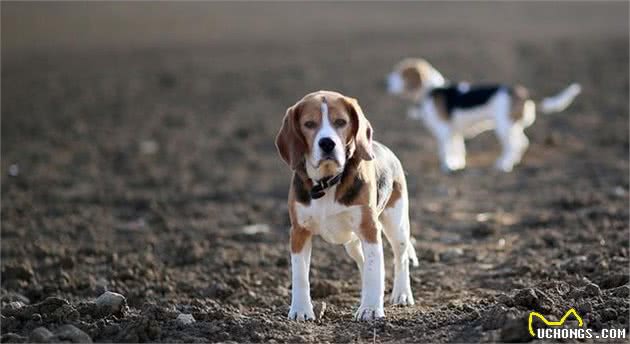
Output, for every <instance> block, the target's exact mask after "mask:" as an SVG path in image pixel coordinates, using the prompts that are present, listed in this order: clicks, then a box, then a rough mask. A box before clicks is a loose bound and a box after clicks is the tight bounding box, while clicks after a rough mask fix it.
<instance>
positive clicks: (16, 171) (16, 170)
mask: <svg viewBox="0 0 630 344" xmlns="http://www.w3.org/2000/svg"><path fill="white" fill-rule="evenodd" d="M18 175H20V166H19V165H18V164H11V166H9V176H11V177H17V176H18Z"/></svg>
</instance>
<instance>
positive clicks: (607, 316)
mask: <svg viewBox="0 0 630 344" xmlns="http://www.w3.org/2000/svg"><path fill="white" fill-rule="evenodd" d="M601 315H602V320H603V321H610V320H615V319H617V311H615V310H614V309H612V308H606V309H604V310H603V311H601Z"/></svg>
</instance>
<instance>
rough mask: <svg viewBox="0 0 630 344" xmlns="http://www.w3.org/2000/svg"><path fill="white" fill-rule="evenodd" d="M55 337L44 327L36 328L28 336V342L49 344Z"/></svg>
mask: <svg viewBox="0 0 630 344" xmlns="http://www.w3.org/2000/svg"><path fill="white" fill-rule="evenodd" d="M54 336H55V335H54V334H53V333H52V332H50V331H48V329H47V328H45V327H38V328H36V329H34V330H33V332H31V334H30V335H29V336H28V341H29V342H32V343H50V342H52V339H53V337H54Z"/></svg>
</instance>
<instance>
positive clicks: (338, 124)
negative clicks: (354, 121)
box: [335, 118, 348, 128]
mask: <svg viewBox="0 0 630 344" xmlns="http://www.w3.org/2000/svg"><path fill="white" fill-rule="evenodd" d="M347 123H348V122H346V120H345V119H342V118H339V119H337V120H335V127H337V128H343V127H345V126H346V124H347Z"/></svg>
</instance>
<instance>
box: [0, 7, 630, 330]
mask: <svg viewBox="0 0 630 344" xmlns="http://www.w3.org/2000/svg"><path fill="white" fill-rule="evenodd" d="M0 6H1V11H2V24H1V25H2V27H1V29H2V46H1V47H2V99H1V100H2V128H1V134H2V142H1V143H2V147H1V153H2V154H1V155H2V156H1V172H2V206H1V207H2V208H1V210H2V214H1V225H2V233H1V234H2V251H1V258H2V263H1V265H2V276H1V277H2V289H1V293H2V296H1V297H2V309H1V312H2V315H3V321H2V333H3V337H2V339H3V341H21V340H26V339H28V338H29V336H32V335H33V334H32V332H33V329H34V328H36V327H38V326H44V327H46V328H48V329H49V330H50V331H52V332H53V333H54V335H55V336H57V337H56V338H57V339H58V340H59V339H63V338H65V337H63V336H64V334H63V333H61V332H60V331H61V330H60V326H61V325H63V324H72V326H74V327H75V328H76V329H79V330H80V331H82V332H83V333H84V334H86V335H88V336H90V337H91V339H92V340H94V341H127V342H135V341H225V340H235V341H246V342H252V341H253V342H259V341H265V342H267V341H292V342H297V341H318V342H320V341H326V340H328V341H344V342H347V341H362V340H372V339H373V336H374V334H375V333H376V337H377V340H379V341H388V340H389V341H391V340H408V341H431V342H444V341H515V340H529V339H531V338H530V337H528V336H529V334H527V332H526V330H527V329H526V327H525V326H524V325H522V324H524V323H523V322H522V320H523V319H522V317H523V316H525V317H526V316H527V314H528V311H529V310H537V311H540V312H542V313H543V314H548V315H551V316H556V315H560V316H561V315H562V314H564V312H565V311H566V310H567V309H568V308H570V307H576V308H577V309H578V312H581V315H582V316H583V317H584V319H585V322H586V324H587V327H588V328H593V329H596V330H599V329H601V328H604V327H605V328H608V327H623V328H627V327H628V299H627V296H628V291H629V290H630V287H629V286H628V241H627V239H628V92H629V88H628V72H629V70H628V38H629V37H628V3H626V2H605V3H601V2H536V3H525V2H505V3H499V2H480V3H470V2H466V3H460V2H446V3H437V2H422V3H410V2H404V3H390V2H382V3H378V2H370V3H354V2H352V3H350V2H347V3H283V2H272V3H265V2H255V3H244V2H243V3H221V2H212V3H209V2H115V3H105V2H90V3H79V2H55V3H49V2H46V3H44V2H28V3H17V2H4V1H3V2H2V3H1V5H0ZM410 56H416V57H424V58H426V59H428V60H429V61H430V62H431V63H432V64H433V65H434V66H435V67H436V68H437V69H438V70H440V71H441V72H442V74H443V75H444V76H445V77H446V78H448V79H450V80H453V81H462V80H467V81H471V82H504V83H508V84H513V83H521V84H524V85H526V86H527V87H529V88H530V90H531V91H532V93H533V95H534V97H535V98H536V99H540V98H541V97H544V96H548V95H551V94H554V93H555V92H557V91H558V90H560V89H561V88H563V87H564V86H566V85H567V84H568V83H570V82H579V83H581V84H582V87H583V93H582V94H581V95H580V96H579V97H578V98H577V101H576V102H575V103H574V104H573V105H572V106H571V107H570V108H569V109H568V110H567V111H565V112H563V113H561V114H557V115H553V116H542V115H539V118H538V119H537V122H536V123H535V124H534V125H533V126H532V127H531V128H529V129H528V131H527V134H528V136H529V137H530V140H531V146H530V149H529V150H528V152H527V153H526V155H525V157H524V160H523V162H522V165H520V166H518V167H517V168H516V170H515V171H514V172H513V173H511V174H500V173H496V172H494V171H493V170H492V168H491V167H492V163H493V161H494V159H495V158H496V157H497V156H498V153H499V146H498V144H497V142H496V139H495V138H494V135H493V134H492V133H486V134H483V135H481V136H480V137H478V138H476V139H474V140H472V141H470V143H469V145H468V165H469V167H468V169H467V170H465V171H464V172H462V173H458V174H455V175H450V176H445V175H442V174H441V173H440V171H439V168H438V163H437V157H436V156H435V152H436V147H435V142H434V140H433V138H432V137H431V136H430V135H429V133H428V132H427V131H426V130H425V129H424V127H423V126H422V124H421V123H420V122H414V121H411V120H409V119H407V118H406V116H405V113H406V108H407V104H405V103H404V102H402V101H400V100H397V99H394V98H392V97H389V96H388V95H386V94H385V90H384V83H383V79H384V76H385V74H386V73H388V72H389V71H390V69H391V68H392V66H393V65H394V64H395V63H396V62H398V61H399V60H400V59H402V58H404V57H410ZM319 89H329V90H336V91H339V92H341V93H344V94H346V95H349V96H352V97H355V98H357V99H358V100H359V103H360V104H361V106H362V108H363V110H364V112H365V114H366V116H367V117H368V119H369V120H370V121H371V123H372V125H373V127H374V130H375V134H374V135H375V139H376V140H378V141H381V142H383V143H385V144H386V145H388V146H389V147H390V148H392V150H393V151H394V152H396V154H397V155H398V157H399V158H400V159H401V161H402V163H403V166H404V167H405V169H406V171H407V178H408V183H409V192H410V200H411V220H412V232H413V235H414V237H415V238H416V239H417V242H416V247H417V249H418V252H419V254H420V256H421V266H420V267H419V268H417V269H414V270H412V279H413V282H412V285H413V289H414V293H415V295H416V300H417V305H416V306H414V307H412V308H409V309H402V308H392V307H388V308H386V313H387V315H388V317H389V319H390V320H388V322H387V323H386V324H385V325H383V324H381V325H373V324H372V325H370V324H358V323H351V322H350V319H351V312H352V311H353V308H354V307H355V306H356V304H357V303H358V297H359V292H360V283H359V275H358V272H357V271H356V268H355V266H354V263H352V262H351V260H350V259H349V258H348V257H346V255H345V253H344V251H343V248H342V247H335V246H331V245H328V244H322V243H321V242H320V241H316V242H315V249H314V253H313V269H312V272H311V276H312V294H313V298H314V300H315V302H316V308H318V309H319V310H321V309H324V311H322V314H323V318H322V321H319V322H317V323H312V324H308V325H299V326H295V325H290V324H289V323H287V322H286V320H285V316H286V312H287V311H288V305H289V302H290V294H289V289H290V276H289V262H288V259H287V258H288V248H287V245H288V214H287V209H286V195H287V191H288V186H289V180H290V171H289V170H288V168H287V167H286V166H285V165H284V163H283V162H282V161H281V159H280V158H279V157H278V155H277V153H276V151H275V147H274V145H273V139H274V136H275V134H276V132H277V130H278V129H279V126H280V123H281V119H282V116H283V115H284V112H285V110H286V108H287V107H288V106H290V105H292V104H293V103H295V102H296V101H297V100H298V99H299V98H301V97H302V96H303V95H304V94H306V93H309V92H311V91H315V90H319ZM387 252H388V253H387V255H388V256H387V261H386V262H387V264H388V267H389V265H390V264H389V263H391V262H390V261H389V257H390V254H391V253H390V251H387ZM390 270H391V269H389V268H388V273H390V272H391V271H390ZM387 285H388V287H387V288H388V289H387V290H388V291H389V289H390V288H391V276H390V275H389V274H388V284H387ZM593 285H594V286H595V287H593ZM106 290H110V291H114V292H117V293H120V294H122V295H123V296H124V297H125V300H126V301H125V302H126V303H127V304H128V306H129V309H126V310H125V311H124V312H118V313H116V314H110V313H111V312H103V311H99V310H98V307H97V306H94V305H93V304H92V303H90V302H91V301H93V300H94V299H95V298H96V297H98V296H99V295H101V294H102V293H103V292H104V291H106ZM593 290H596V291H593ZM51 296H55V297H58V298H60V299H61V300H62V301H64V302H67V303H64V302H61V301H54V302H53V301H50V299H48V301H46V298H48V297H51ZM15 302H18V303H21V305H20V304H15ZM51 302H52V303H53V304H54V305H56V306H54V307H53V306H50V303H51ZM55 302H56V303H55ZM42 303H43V304H44V305H47V307H43V306H42ZM322 304H325V305H327V306H326V307H322ZM33 313H37V314H40V315H41V318H37V317H34V316H32V314H33ZM25 314H26V315H25ZM179 314H192V315H193V316H194V318H195V319H196V323H194V324H188V325H183V324H182V323H181V322H179V321H178V320H177V316H178V315H179ZM375 326H376V327H375ZM375 329H376V332H374V331H375ZM62 332H63V331H62ZM60 333H61V334H60Z"/></svg>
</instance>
